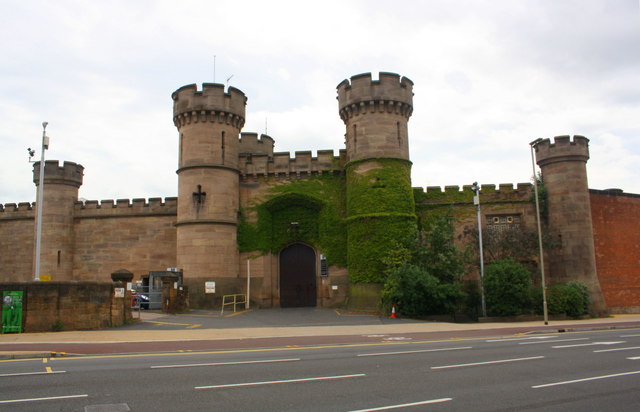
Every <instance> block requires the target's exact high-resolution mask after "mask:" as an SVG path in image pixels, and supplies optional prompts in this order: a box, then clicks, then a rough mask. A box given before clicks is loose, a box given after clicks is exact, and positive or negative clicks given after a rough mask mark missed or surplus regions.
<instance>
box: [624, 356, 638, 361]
mask: <svg viewBox="0 0 640 412" xmlns="http://www.w3.org/2000/svg"><path fill="white" fill-rule="evenodd" d="M627 359H629V360H638V359H640V356H633V357H631V358H627Z"/></svg>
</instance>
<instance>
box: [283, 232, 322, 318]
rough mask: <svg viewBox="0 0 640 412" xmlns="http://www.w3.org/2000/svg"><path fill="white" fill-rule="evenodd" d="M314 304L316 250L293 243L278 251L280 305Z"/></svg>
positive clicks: (284, 306) (301, 305) (299, 305)
mask: <svg viewBox="0 0 640 412" xmlns="http://www.w3.org/2000/svg"><path fill="white" fill-rule="evenodd" d="M303 306H316V252H315V251H314V250H313V249H312V248H311V247H309V246H307V245H303V244H302V243H294V244H292V245H290V246H287V247H286V248H284V249H283V250H282V251H281V252H280V307H283V308H287V307H289V308H290V307H303Z"/></svg>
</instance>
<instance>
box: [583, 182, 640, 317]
mask: <svg viewBox="0 0 640 412" xmlns="http://www.w3.org/2000/svg"><path fill="white" fill-rule="evenodd" d="M589 198H590V202H591V215H592V218H593V238H594V245H595V250H596V268H597V270H598V279H599V281H600V287H601V289H602V293H603V295H604V299H605V302H606V305H607V307H608V308H609V310H610V311H611V312H612V313H640V194H631V193H624V192H623V191H622V190H616V189H610V190H594V189H591V190H589Z"/></svg>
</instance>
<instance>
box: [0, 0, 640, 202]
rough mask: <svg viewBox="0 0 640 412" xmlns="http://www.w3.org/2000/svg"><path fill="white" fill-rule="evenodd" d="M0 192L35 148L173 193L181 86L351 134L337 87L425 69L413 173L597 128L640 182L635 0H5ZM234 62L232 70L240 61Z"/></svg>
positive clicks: (92, 193) (0, 7)
mask: <svg viewBox="0 0 640 412" xmlns="http://www.w3.org/2000/svg"><path fill="white" fill-rule="evenodd" d="M0 38H1V39H2V41H1V42H0V145H1V146H0V203H17V202H25V201H34V200H35V196H36V191H35V186H34V185H33V182H32V165H31V164H29V163H28V162H27V160H28V155H27V147H32V148H37V154H36V158H37V159H39V158H40V144H41V136H42V122H43V121H48V122H49V126H48V128H47V132H48V133H47V134H48V135H49V136H50V138H51V145H50V149H49V150H48V151H46V158H47V159H49V160H53V159H57V160H67V161H73V162H77V163H80V164H82V165H83V166H84V167H85V177H84V185H83V186H82V187H81V188H80V196H81V197H82V198H85V199H89V200H101V199H118V198H149V197H169V196H176V195H177V184H178V179H177V175H176V173H175V170H176V169H177V147H178V133H177V130H176V128H175V126H174V125H173V121H172V101H171V93H172V92H173V91H174V90H176V89H177V88H179V87H181V86H183V85H186V84H191V83H198V84H201V83H203V82H212V81H213V80H214V56H216V58H215V62H216V64H215V81H216V82H218V83H226V81H227V79H228V78H230V80H229V83H230V84H231V85H232V86H234V87H237V88H239V89H240V90H242V91H243V92H244V93H245V94H246V95H247V97H248V99H249V100H248V104H247V119H246V124H245V127H244V129H243V131H245V132H257V133H264V132H265V120H266V121H267V124H268V134H269V135H271V136H272V137H273V138H274V139H275V141H276V147H275V149H276V151H290V152H291V153H292V156H293V152H294V151H299V150H312V151H313V152H314V155H315V152H316V151H317V150H323V149H334V150H335V152H336V154H337V151H338V150H339V149H341V148H343V147H344V137H343V135H344V125H343V123H342V121H341V120H340V118H339V116H338V108H337V101H336V98H335V97H336V89H335V88H336V86H337V85H338V83H340V82H341V81H342V80H343V79H345V78H349V77H351V76H352V75H355V74H358V73H363V72H374V73H377V72H379V71H390V72H395V73H399V74H400V75H403V76H407V77H409V78H410V79H411V80H412V81H413V82H414V83H415V87H414V93H415V96H414V111H413V116H412V118H411V120H410V122H409V138H410V141H409V145H410V152H411V160H412V161H413V162H414V166H413V176H412V178H413V185H414V186H422V187H426V186H445V185H463V184H471V183H473V182H474V181H476V180H477V181H479V182H480V183H481V184H499V183H518V182H528V181H529V180H530V178H531V175H532V170H531V160H530V152H529V145H528V143H529V142H530V141H532V140H534V139H536V138H539V137H542V138H549V137H553V136H556V135H567V134H569V135H573V134H580V135H584V136H586V137H588V138H589V139H590V140H591V144H590V148H591V160H590V161H589V163H588V172H589V186H590V187H591V188H594V189H606V188H621V189H623V190H624V191H626V192H631V193H640V176H639V173H638V170H639V165H640V9H639V2H638V0H607V1H604V0H603V1H598V0H562V1H561V0H548V1H547V0H535V1H520V0H504V1H500V0H491V1H452V0H442V1H440V0H425V1H401V0H399V1H396V2H393V3H392V2H390V1H372V0H363V1H349V0H337V1H332V0H323V1H321V2H320V1H319V2H305V1H291V2H285V1H273V0H272V1H264V0H262V1H242V0H233V1H218V0H209V1H196V0H181V1H179V2H178V1H130V0H127V1H115V0H110V1H108V2H106V1H69V0H58V1H35V0H27V1H25V0H18V1H13V0H0ZM231 76H233V77H231Z"/></svg>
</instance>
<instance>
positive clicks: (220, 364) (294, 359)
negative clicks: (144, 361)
mask: <svg viewBox="0 0 640 412" xmlns="http://www.w3.org/2000/svg"><path fill="white" fill-rule="evenodd" d="M299 360H300V358H292V359H265V360H255V361H239V362H217V363H188V364H184V365H156V366H151V369H162V368H192V367H196V366H226V365H249V364H252V363H273V362H295V361H299Z"/></svg>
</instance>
